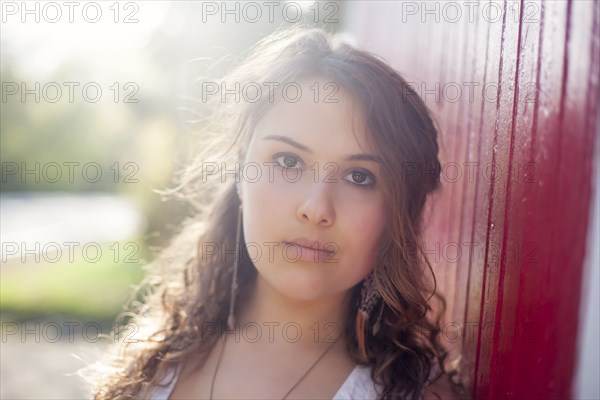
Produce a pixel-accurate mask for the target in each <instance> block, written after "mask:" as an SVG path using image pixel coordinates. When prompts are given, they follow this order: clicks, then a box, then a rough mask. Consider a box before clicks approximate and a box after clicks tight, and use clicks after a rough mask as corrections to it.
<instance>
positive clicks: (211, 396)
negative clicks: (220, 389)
mask: <svg viewBox="0 0 600 400" xmlns="http://www.w3.org/2000/svg"><path fill="white" fill-rule="evenodd" d="M225 335H227V334H225ZM226 343H227V336H225V341H224V342H223V346H222V347H221V352H220V353H219V359H218V360H217V366H216V367H215V372H214V374H213V378H212V382H211V383H210V400H213V389H214V385H215V379H216V377H217V372H218V371H219V366H220V365H221V359H222V358H223V353H224V352H225V344H226ZM336 343H337V342H333V343H331V345H329V347H327V350H325V351H324V352H323V354H321V356H320V357H319V358H317V361H315V362H314V363H313V364H312V365H311V366H310V368H309V369H308V370H307V371H306V372H305V373H304V375H302V377H301V378H300V379H299V380H298V382H296V384H295V385H294V386H292V388H291V389H290V390H288V392H287V393H286V394H285V396H283V397H282V400H285V398H286V397H288V395H289V394H290V393H291V392H292V390H294V389H295V388H296V386H298V385H299V384H300V382H302V380H303V379H304V378H305V377H306V375H308V373H309V372H310V371H311V370H312V369H313V368H314V367H315V365H317V364H318V363H319V361H321V359H322V358H323V357H325V354H327V352H328V351H329V350H330V349H331V348H332V347H333V345H334V344H336Z"/></svg>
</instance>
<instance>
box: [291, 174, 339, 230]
mask: <svg viewBox="0 0 600 400" xmlns="http://www.w3.org/2000/svg"><path fill="white" fill-rule="evenodd" d="M334 186H335V185H334V184H332V183H331V182H318V183H314V182H311V183H309V184H308V187H307V188H306V191H305V192H304V198H303V199H302V202H301V203H300V205H299V207H298V210H297V217H298V219H300V221H302V222H308V223H310V224H315V225H320V226H330V225H332V224H333V223H334V221H335V209H334V206H333V201H332V191H333V190H334Z"/></svg>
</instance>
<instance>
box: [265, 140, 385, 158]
mask: <svg viewBox="0 0 600 400" xmlns="http://www.w3.org/2000/svg"><path fill="white" fill-rule="evenodd" d="M263 140H278V141H280V142H284V143H287V144H289V145H290V146H294V147H296V148H298V149H300V150H302V151H305V152H307V153H308V154H313V151H312V150H311V149H309V148H308V147H306V146H305V145H303V144H301V143H298V142H296V141H295V140H294V139H292V138H289V137H287V136H281V135H267V136H265V137H264V138H263ZM344 160H345V161H372V162H376V163H380V164H381V163H382V162H381V159H380V158H379V157H377V156H374V155H372V154H351V155H349V156H348V157H346V158H345V159H344Z"/></svg>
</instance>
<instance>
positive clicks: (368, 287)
mask: <svg viewBox="0 0 600 400" xmlns="http://www.w3.org/2000/svg"><path fill="white" fill-rule="evenodd" d="M380 299H381V295H380V294H379V292H378V291H377V289H376V288H375V279H374V276H373V272H371V273H369V275H367V277H366V278H365V280H364V281H363V287H362V289H361V292H360V305H359V306H358V312H357V313H356V337H357V340H358V349H359V352H360V356H361V357H362V359H363V360H365V361H366V360H367V352H366V343H365V340H366V326H367V324H368V321H369V317H371V316H372V312H373V308H374V307H375V305H376V304H377V302H378V301H379V300H380ZM382 314H383V301H382V303H381V306H380V310H379V315H378V317H377V320H376V321H375V324H374V325H373V330H372V332H373V336H374V335H376V334H377V332H378V331H379V327H380V325H381V321H380V320H381V315H382Z"/></svg>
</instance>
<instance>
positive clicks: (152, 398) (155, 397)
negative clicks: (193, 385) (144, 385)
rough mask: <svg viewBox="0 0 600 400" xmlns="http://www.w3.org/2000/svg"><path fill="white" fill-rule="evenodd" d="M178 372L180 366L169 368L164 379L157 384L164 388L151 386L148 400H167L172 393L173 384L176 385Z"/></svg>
mask: <svg viewBox="0 0 600 400" xmlns="http://www.w3.org/2000/svg"><path fill="white" fill-rule="evenodd" d="M180 371H181V364H177V366H173V367H170V368H169V369H168V371H167V373H166V375H165V377H164V378H163V379H162V380H161V381H160V382H159V384H160V385H166V386H159V385H155V386H152V388H151V391H150V395H149V397H148V400H168V398H169V396H170V395H171V392H173V389H174V388H175V384H177V379H178V378H179V373H180ZM140 400H141V399H140Z"/></svg>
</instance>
